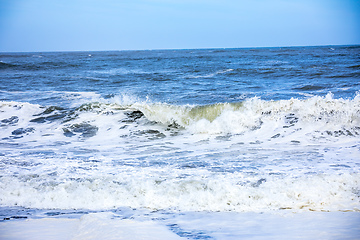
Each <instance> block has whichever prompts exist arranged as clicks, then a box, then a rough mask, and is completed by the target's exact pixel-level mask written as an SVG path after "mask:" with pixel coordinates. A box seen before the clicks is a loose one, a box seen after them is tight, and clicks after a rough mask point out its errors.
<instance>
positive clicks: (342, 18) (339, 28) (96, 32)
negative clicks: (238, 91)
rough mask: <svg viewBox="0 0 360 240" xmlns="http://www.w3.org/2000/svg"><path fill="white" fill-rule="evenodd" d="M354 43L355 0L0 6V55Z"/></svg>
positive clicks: (359, 10) (65, 1)
mask: <svg viewBox="0 0 360 240" xmlns="http://www.w3.org/2000/svg"><path fill="white" fill-rule="evenodd" d="M352 44H360V0H247V1H245V0H217V1H215V0H0V52H44V51H103V50H143V49H194V48H242V47H279V46H315V45H352Z"/></svg>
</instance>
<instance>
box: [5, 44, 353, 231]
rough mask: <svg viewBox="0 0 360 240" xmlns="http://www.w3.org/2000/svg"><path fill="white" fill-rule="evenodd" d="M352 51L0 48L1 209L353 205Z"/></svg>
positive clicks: (317, 208) (226, 209)
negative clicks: (42, 50)
mask: <svg viewBox="0 0 360 240" xmlns="http://www.w3.org/2000/svg"><path fill="white" fill-rule="evenodd" d="M359 55H360V48H359V47H357V46H343V47H298V48H257V49H209V50H175V51H171V50H166V51H120V52H70V53H65V52H59V53H11V54H6V53H2V54H0V76H1V77H0V100H1V102H0V138H1V139H0V204H1V206H2V207H1V209H2V210H1V211H2V215H3V216H4V217H5V218H7V217H8V215H9V214H10V215H11V214H12V213H14V211H15V212H16V211H21V210H22V209H27V210H26V212H27V213H28V214H30V215H32V214H35V213H36V212H41V213H42V212H43V211H47V210H46V209H50V210H51V211H53V210H54V209H56V210H57V211H58V212H59V213H61V214H67V212H68V211H69V210H71V209H76V210H77V211H80V210H84V211H85V212H87V211H95V212H96V211H108V210H109V211H117V209H123V208H127V207H129V208H132V209H138V211H139V214H141V211H142V210H150V211H165V212H168V213H173V212H180V213H181V212H183V213H184V212H189V211H195V212H203V211H205V212H208V211H210V212H217V211H220V212H279V211H288V210H291V211H294V212H299V211H331V212H334V211H335V212H337V211H355V212H358V211H359V209H360V201H359V197H360V195H359V193H360V161H359V160H360V141H359V139H360V138H359V137H360V95H359V90H360V84H359V83H360V81H359V80H360V61H359ZM14 209H15V210H14ZM16 209H17V210H16ZM32 211H34V212H35V213H32ZM173 231H176V230H174V229H173Z"/></svg>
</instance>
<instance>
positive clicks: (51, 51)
mask: <svg viewBox="0 0 360 240" xmlns="http://www.w3.org/2000/svg"><path fill="white" fill-rule="evenodd" d="M346 46H360V43H356V44H324V45H322V44H320V45H286V46H271V47H264V46H260V47H259V46H257V47H204V48H154V49H121V50H119V49H118V50H115V49H112V50H48V51H47V50H46V51H0V54H4V53H60V52H67V53H70V52H126V51H129V52H131V51H134V52H135V51H181V50H213V49H215V50H216V49H222V50H225V49H257V48H299V47H346Z"/></svg>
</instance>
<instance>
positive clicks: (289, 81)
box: [0, 46, 360, 104]
mask: <svg viewBox="0 0 360 240" xmlns="http://www.w3.org/2000/svg"><path fill="white" fill-rule="evenodd" d="M359 56H360V47H359V46H329V47H293V48H255V49H205V50H156V51H114V52H68V53H67V52H58V53H11V54H6V53H2V54H0V61H1V62H0V64H1V65H0V74H1V84H0V91H1V95H0V99H1V100H25V101H28V100H30V101H31V102H33V103H40V104H42V103H49V102H52V100H51V99H49V98H47V97H46V96H42V97H35V98H34V99H33V97H32V95H33V94H35V95H36V94H39V95H43V93H46V92H53V91H60V92H61V91H75V92H89V91H90V92H96V93H99V94H101V95H102V96H104V97H106V96H111V95H116V94H119V93H131V94H133V95H136V96H138V97H139V98H141V99H145V98H146V97H148V98H151V99H152V100H153V101H160V102H167V103H173V104H174V103H175V104H211V103H218V102H238V101H241V100H244V99H246V98H249V97H254V96H258V97H261V98H262V99H265V100H270V99H272V100H279V99H290V98H292V97H294V98H306V97H309V96H310V95H320V96H323V95H326V94H327V93H329V92H332V93H333V94H334V95H335V97H336V98H349V97H353V96H354V94H355V93H356V92H357V91H359V89H360V86H359V79H360V59H359ZM19 91H20V92H22V93H21V94H16V93H15V92H19ZM8 92H13V93H14V94H13V95H9V94H8ZM27 93H30V96H29V95H27ZM55 102H56V100H55Z"/></svg>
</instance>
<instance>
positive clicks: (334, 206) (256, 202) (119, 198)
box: [0, 169, 360, 212]
mask: <svg viewBox="0 0 360 240" xmlns="http://www.w3.org/2000/svg"><path fill="white" fill-rule="evenodd" d="M155 172H156V171H149V170H147V171H134V172H129V173H127V174H125V172H123V171H122V172H119V176H101V175H100V176H93V177H90V178H83V179H78V178H76V179H53V180H51V181H48V180H47V179H46V176H37V175H29V176H23V177H21V178H20V179H19V178H15V177H3V178H2V180H1V183H0V193H1V197H0V199H1V204H2V205H8V206H23V207H29V208H57V209H83V208H85V209H94V210H104V209H114V208H118V207H123V206H126V207H131V208H149V209H152V210H160V209H173V210H182V211H236V212H244V211H245V212H248V211H254V212H259V211H273V210H279V209H292V210H293V211H300V210H311V211H360V203H359V183H360V175H359V174H358V173H356V174H355V173H353V174H341V175H326V174H325V175H324V174H323V175H321V174H318V175H314V176H304V177H296V178H293V177H283V178H278V177H274V176H263V178H260V179H259V178H258V179H254V177H246V176H245V175H242V174H238V173H235V174H227V175H224V176H222V175H213V176H212V175H209V176H207V177H205V176H196V175H194V176H192V177H187V178H181V177H180V178H179V177H175V176H174V175H173V174H168V173H166V169H164V170H162V172H163V174H162V176H154V177H151V176H152V175H154V173H155ZM175 172H176V171H175ZM79 176H80V175H79ZM265 177H266V178H265ZM251 179H253V180H252V182H248V181H249V180H251ZM244 181H245V182H244ZM319 186H321V187H319ZM29 196H31V197H29Z"/></svg>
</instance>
